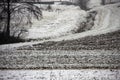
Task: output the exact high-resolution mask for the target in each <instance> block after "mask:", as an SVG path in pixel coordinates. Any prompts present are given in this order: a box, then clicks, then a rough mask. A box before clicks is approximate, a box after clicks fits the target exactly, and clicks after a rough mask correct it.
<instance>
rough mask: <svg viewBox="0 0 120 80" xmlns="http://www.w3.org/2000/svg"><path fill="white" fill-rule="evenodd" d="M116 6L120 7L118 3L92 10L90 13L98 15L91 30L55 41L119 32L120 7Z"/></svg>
mask: <svg viewBox="0 0 120 80" xmlns="http://www.w3.org/2000/svg"><path fill="white" fill-rule="evenodd" d="M118 6H120V3H117V4H111V5H106V6H101V7H97V8H94V9H92V10H91V11H97V13H98V14H97V15H96V17H95V21H94V26H93V27H92V29H91V30H89V31H86V32H82V33H77V34H72V35H69V36H65V37H62V38H59V39H57V41H60V40H72V39H78V38H82V37H86V36H95V35H100V34H106V33H110V32H114V31H117V30H120V7H118Z"/></svg>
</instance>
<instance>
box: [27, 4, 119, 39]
mask: <svg viewBox="0 0 120 80" xmlns="http://www.w3.org/2000/svg"><path fill="white" fill-rule="evenodd" d="M119 5H120V3H117V4H111V5H107V6H101V7H97V8H93V9H92V10H90V11H97V15H96V17H95V21H94V26H93V27H92V29H91V30H89V31H85V32H81V33H76V34H73V33H75V31H77V29H80V27H79V25H80V24H81V23H82V22H85V21H86V16H87V12H85V11H83V10H81V9H79V8H78V7H75V6H68V7H66V8H67V9H64V10H63V11H60V12H59V13H58V14H57V15H56V14H55V15H51V18H52V19H53V20H52V19H50V20H49V19H48V20H49V21H48V22H46V23H45V24H42V23H44V22H45V21H44V19H43V21H40V22H39V24H40V25H37V27H36V24H35V25H34V24H33V26H34V27H33V28H31V29H29V35H28V37H27V38H31V39H37V38H48V37H49V38H53V37H57V38H58V37H59V38H61V37H63V38H61V39H60V40H64V39H65V40H71V39H78V38H81V37H86V36H94V35H100V34H105V33H108V32H114V31H117V30H119V29H120V18H119V17H120V14H119V13H120V7H118V6H119ZM62 9H63V7H62ZM88 12H89V11H88ZM49 13H52V12H47V13H45V15H46V14H47V15H48V14H49ZM49 16H50V14H49ZM55 18H56V19H55ZM41 24H42V25H41ZM39 26H40V27H39Z"/></svg>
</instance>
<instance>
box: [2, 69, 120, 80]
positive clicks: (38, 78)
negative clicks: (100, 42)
mask: <svg viewBox="0 0 120 80" xmlns="http://www.w3.org/2000/svg"><path fill="white" fill-rule="evenodd" d="M0 80H120V70H98V69H94V70H92V69H81V70H0Z"/></svg>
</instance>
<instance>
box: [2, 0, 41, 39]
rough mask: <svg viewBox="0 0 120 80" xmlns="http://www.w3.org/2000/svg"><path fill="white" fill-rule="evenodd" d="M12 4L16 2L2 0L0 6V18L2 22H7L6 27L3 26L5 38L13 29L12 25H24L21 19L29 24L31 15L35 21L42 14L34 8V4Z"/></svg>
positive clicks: (13, 0) (38, 9) (37, 8)
mask: <svg viewBox="0 0 120 80" xmlns="http://www.w3.org/2000/svg"><path fill="white" fill-rule="evenodd" d="M14 2H17V0H2V1H1V4H0V5H1V11H0V17H1V18H2V17H4V18H5V19H4V20H6V21H7V23H6V25H5V26H4V28H5V29H4V30H5V31H4V32H5V36H6V37H8V38H9V37H10V32H11V29H10V28H11V27H13V24H14V25H16V24H17V25H21V24H22V23H24V21H23V19H25V18H26V24H31V23H32V22H31V15H33V16H34V17H35V18H36V19H40V18H41V17H42V12H41V10H40V8H39V7H37V6H35V5H34V4H31V3H14ZM4 14H6V16H4ZM15 19H16V20H17V21H16V20H15ZM12 21H15V22H12ZM15 27H17V26H15ZM20 33H21V32H20Z"/></svg>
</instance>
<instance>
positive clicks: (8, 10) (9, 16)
mask: <svg viewBox="0 0 120 80" xmlns="http://www.w3.org/2000/svg"><path fill="white" fill-rule="evenodd" d="M10 14H11V13H10V0H7V27H6V37H10V18H11V15H10Z"/></svg>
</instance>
